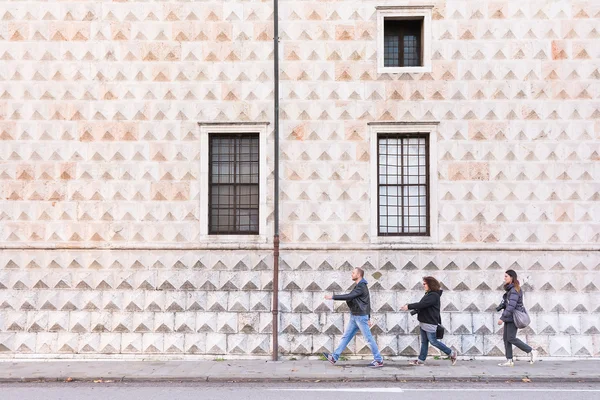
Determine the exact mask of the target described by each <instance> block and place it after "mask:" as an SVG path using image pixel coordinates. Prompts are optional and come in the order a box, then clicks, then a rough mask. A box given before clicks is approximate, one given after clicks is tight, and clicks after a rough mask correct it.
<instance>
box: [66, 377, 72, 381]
mask: <svg viewBox="0 0 600 400" xmlns="http://www.w3.org/2000/svg"><path fill="white" fill-rule="evenodd" d="M65 382H73V378H71V377H68V378H67V379H65Z"/></svg>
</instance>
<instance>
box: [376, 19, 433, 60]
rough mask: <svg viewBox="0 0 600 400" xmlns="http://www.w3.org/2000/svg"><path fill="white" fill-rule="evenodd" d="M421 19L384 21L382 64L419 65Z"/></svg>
mask: <svg viewBox="0 0 600 400" xmlns="http://www.w3.org/2000/svg"><path fill="white" fill-rule="evenodd" d="M422 28H423V20H422V19H421V20H401V19H400V20H393V19H390V20H388V19H386V20H385V22H384V50H385V54H384V64H385V66H386V67H419V66H421V31H422Z"/></svg>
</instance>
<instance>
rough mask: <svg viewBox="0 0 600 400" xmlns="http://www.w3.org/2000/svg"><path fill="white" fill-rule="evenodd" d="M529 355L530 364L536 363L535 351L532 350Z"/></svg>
mask: <svg viewBox="0 0 600 400" xmlns="http://www.w3.org/2000/svg"><path fill="white" fill-rule="evenodd" d="M527 355H528V356H529V364H533V363H535V350H531V351H530V352H529V354H527Z"/></svg>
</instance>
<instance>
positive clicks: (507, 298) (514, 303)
mask: <svg viewBox="0 0 600 400" xmlns="http://www.w3.org/2000/svg"><path fill="white" fill-rule="evenodd" d="M504 291H505V292H504V296H503V301H502V305H503V306H502V307H504V311H503V312H502V316H501V317H500V319H499V320H498V325H502V324H504V336H503V338H504V349H505V354H506V362H504V363H501V364H498V365H499V366H501V367H514V366H515V364H514V361H513V349H512V347H513V345H515V346H517V347H518V348H519V349H521V350H523V351H524V352H525V353H527V354H528V355H529V363H531V364H533V362H534V355H533V349H532V348H531V346H529V345H528V344H527V343H525V342H523V341H522V340H521V339H518V338H517V326H516V325H515V321H514V317H513V313H514V311H515V310H519V311H525V307H524V306H523V289H521V284H520V283H519V280H518V279H517V273H516V272H515V271H513V270H512V269H509V270H508V271H506V272H505V273H504Z"/></svg>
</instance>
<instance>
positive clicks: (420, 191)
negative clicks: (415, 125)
mask: <svg viewBox="0 0 600 400" xmlns="http://www.w3.org/2000/svg"><path fill="white" fill-rule="evenodd" d="M377 141H378V146H377V147H378V154H377V158H378V171H379V172H378V181H379V182H378V191H377V195H378V208H379V218H378V224H379V228H378V234H379V235H380V236H394V235H395V236H399V235H414V236H417V235H428V234H429V218H428V217H429V216H428V205H429V195H428V192H429V171H428V162H427V160H428V158H429V146H428V143H427V137H426V135H422V134H393V133H385V134H379V135H378V138H377Z"/></svg>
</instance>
